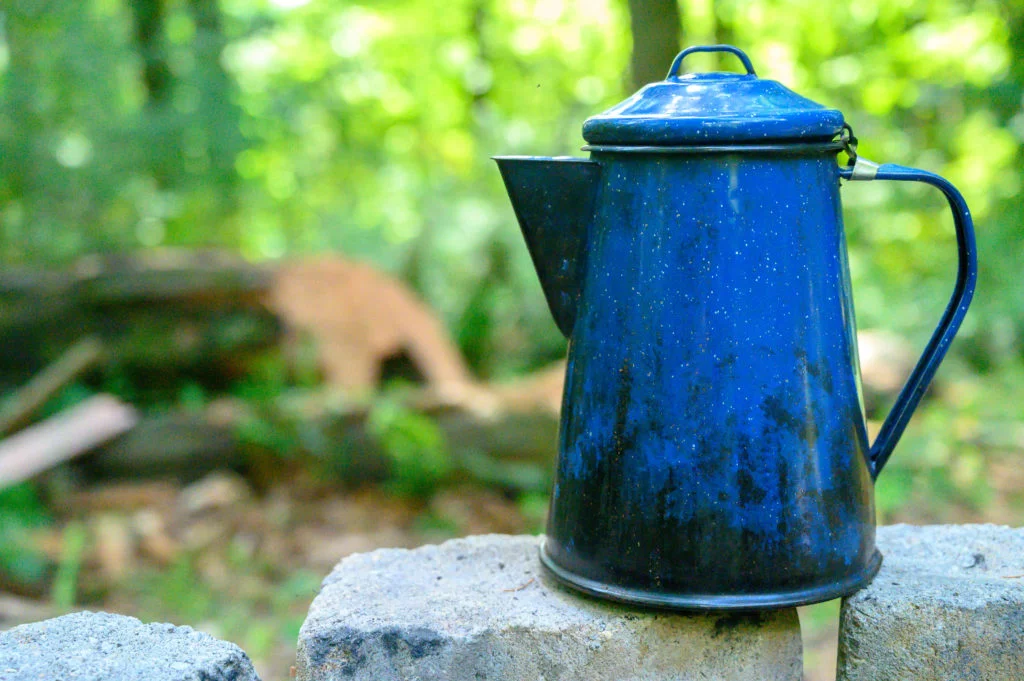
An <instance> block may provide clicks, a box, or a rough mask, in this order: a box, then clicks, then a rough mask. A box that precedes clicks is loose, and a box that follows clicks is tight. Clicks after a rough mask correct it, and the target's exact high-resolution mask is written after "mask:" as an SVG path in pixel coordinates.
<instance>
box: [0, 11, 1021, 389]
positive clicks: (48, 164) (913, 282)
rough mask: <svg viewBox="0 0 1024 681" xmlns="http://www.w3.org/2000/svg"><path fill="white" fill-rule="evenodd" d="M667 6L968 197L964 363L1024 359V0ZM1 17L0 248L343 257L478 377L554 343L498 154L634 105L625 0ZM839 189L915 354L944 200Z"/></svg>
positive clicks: (936, 281) (877, 315)
mask: <svg viewBox="0 0 1024 681" xmlns="http://www.w3.org/2000/svg"><path fill="white" fill-rule="evenodd" d="M680 9H681V15H682V22H683V26H682V34H683V42H684V43H686V44H693V43H702V42H703V43H706V42H713V41H729V42H733V43H735V44H737V45H739V46H742V47H743V48H744V49H746V50H747V51H748V52H749V53H750V55H751V58H752V59H753V61H754V63H755V65H756V66H757V68H758V70H759V73H760V74H761V75H762V76H763V77H768V78H774V79H777V80H780V81H782V82H783V83H785V84H786V85H788V86H790V87H792V88H793V89H795V90H796V91H798V92H800V93H802V94H805V95H807V96H809V97H811V98H813V99H816V100H818V101H820V102H823V103H826V104H828V105H831V106H835V107H838V108H840V109H841V110H843V111H844V112H845V114H846V117H847V120H848V121H850V122H851V123H852V125H853V127H854V129H855V130H856V132H857V134H858V135H859V137H860V139H861V151H862V153H864V154H865V155H866V156H867V157H869V158H872V159H874V160H877V161H890V162H898V163H905V164H912V165H917V166H921V167H924V168H926V169H929V170H933V171H936V172H939V173H942V174H944V175H946V176H948V177H949V178H950V179H951V180H953V181H954V183H956V184H957V185H958V186H959V187H960V188H961V190H962V191H963V193H964V194H965V195H966V197H967V199H968V202H969V203H970V205H971V206H972V209H973V210H974V215H975V217H976V219H977V223H978V230H979V240H980V245H981V264H982V276H981V283H980V287H979V293H978V297H977V303H976V307H975V309H974V310H973V311H972V314H971V315H970V316H969V317H968V319H967V322H966V328H965V329H964V337H965V338H968V339H969V342H968V343H962V344H961V346H960V347H961V352H966V353H967V354H968V355H969V356H970V358H971V359H972V362H973V363H974V365H975V366H976V367H977V368H978V369H980V370H983V371H991V370H993V369H995V368H998V367H1000V366H1002V365H1003V364H1004V363H1005V362H1007V361H1010V360H1015V359H1019V356H1020V354H1021V335H1022V329H1024V309H1022V306H1021V305H1020V304H1019V302H1018V299H1019V295H1018V289H1019V287H1018V286H1017V285H1016V281H1015V274H1016V270H1017V269H1018V264H1019V262H1021V261H1022V256H1024V252H1022V245H1021V244H1022V239H1021V238H1020V232H1021V230H1020V224H1021V221H1022V218H1024V209H1022V204H1024V202H1022V201H1021V200H1020V186H1021V180H1022V176H1024V168H1022V156H1021V153H1020V148H1021V140H1022V137H1024V113H1022V107H1021V96H1022V93H1024V6H1022V5H1021V4H1020V3H1016V2H1010V1H1009V0H1005V1H1004V2H997V1H994V0H946V1H939V0H895V1H893V0H889V1H885V0H861V1H860V2H856V3H847V2H839V1H838V0H823V1H821V2H815V3H808V2H798V1H796V0H757V1H749V2H748V1H743V2H740V1H738V0H717V1H715V0H685V1H683V2H681V3H680ZM0 18H2V27H3V29H2V30H3V33H2V40H0V140H3V146H4V149H3V153H2V154H0V257H2V259H3V260H4V261H6V262H25V261H34V260H40V259H43V260H63V259H66V258H69V257H71V256H74V255H77V254H80V253H82V252H84V251H96V250H101V251H102V250H116V249H123V248H137V247H151V246H156V245H161V244H174V245H182V244H184V245H190V244H206V245H222V246H227V247H231V248H237V249H239V250H240V251H242V252H243V253H245V254H247V255H249V256H250V257H253V258H274V257H278V256H282V255H287V254H295V253H304V252H311V251H321V250H328V249H329V250H339V251H342V252H344V253H346V254H349V255H351V256H353V257H358V258H366V259H369V260H372V261H373V262H375V263H377V264H378V265H379V266H381V267H382V268H385V269H387V270H389V271H392V272H395V273H398V274H400V275H401V276H403V277H404V278H405V279H407V280H408V281H410V282H411V283H412V284H413V285H414V286H415V287H416V288H417V289H418V290H419V291H420V292H421V293H423V295H424V296H425V297H426V298H427V299H428V300H429V301H430V302H431V303H432V304H433V305H434V306H435V307H436V308H437V309H438V310H440V312H441V314H442V316H443V317H444V318H445V319H446V320H447V321H448V323H449V325H450V326H451V327H452V328H453V329H454V330H455V332H456V336H457V338H458V339H459V341H460V343H461V344H462V346H463V348H464V350H465V351H466V354H467V355H468V357H469V358H470V360H471V361H472V363H473V364H474V366H475V368H476V369H477V370H478V371H480V372H481V373H483V374H485V375H495V374H506V373H512V372H514V371H517V370H521V369H523V368H527V367H530V366H535V365H538V364H540V363H542V362H544V361H547V360H549V359H551V358H554V357H557V356H558V355H559V354H560V353H561V352H562V350H563V348H564V345H563V343H564V341H563V340H562V339H561V338H560V337H559V335H558V333H557V331H556V330H555V328H554V325H553V324H551V322H550V321H549V319H548V315H547V311H546V309H545V307H544V303H543V298H542V296H541V295H540V291H539V287H538V285H537V283H536V282H535V280H534V275H533V273H532V268H531V266H530V263H529V261H528V257H527V254H526V249H525V248H523V247H522V246H521V244H520V241H519V236H518V234H517V229H516V226H515V223H514V218H513V216H512V213H511V210H510V209H509V206H508V202H507V200H506V199H505V196H504V191H503V189H502V188H501V186H500V181H499V179H498V174H497V172H496V171H495V169H494V168H493V167H492V164H491V162H490V161H489V158H488V157H489V156H490V155H492V154H497V153H519V154H564V153H573V152H574V151H575V150H576V149H577V148H578V147H579V146H580V144H581V143H582V139H581V138H580V136H579V130H580V125H581V123H582V122H583V120H584V119H585V118H586V117H587V116H588V115H590V114H592V113H595V112H598V111H600V110H602V109H603V108H605V107H607V106H609V105H611V104H613V103H614V102H616V101H618V100H620V99H621V98H623V97H624V96H625V95H627V94H628V87H627V85H626V83H627V81H628V78H627V74H626V70H627V68H628V63H629V54H630V34H629V18H628V14H627V7H626V3H625V2H624V1H623V0H500V1H499V0H449V1H447V2H437V1H435V0H395V1H393V2H389V3H379V2H369V1H367V2H351V1H344V2H328V1H327V0H221V1H220V2H219V3H211V2H200V1H198V0H134V1H132V2H129V1H128V0H45V1H42V0H9V1H8V2H6V3H5V4H4V7H3V9H0ZM694 65H695V67H697V68H715V67H716V65H718V66H721V67H724V68H734V65H732V64H729V62H728V61H727V60H726V59H723V60H721V62H718V61H716V60H715V59H714V58H713V57H709V58H708V59H706V60H705V61H700V60H699V59H698V60H695V63H694ZM667 66H668V65H667V64H666V68H667ZM844 200H845V201H846V216H847V223H848V230H849V238H850V257H851V262H852V269H853V274H854V280H855V291H856V298H857V304H858V310H859V313H860V321H861V325H862V326H863V327H875V326H886V327H891V328H895V329H896V330H898V331H900V332H902V333H904V334H907V335H908V336H910V337H911V338H913V339H914V340H919V341H921V343H922V344H923V341H924V339H925V338H926V337H927V334H928V333H929V331H930V329H931V326H932V324H933V323H934V320H935V319H936V318H937V317H938V314H939V312H940V311H941V308H942V306H943V305H944V303H945V298H946V296H947V295H948V291H949V289H950V287H951V282H952V278H953V270H954V266H955V245H954V241H953V234H952V229H951V221H950V219H949V217H948V216H947V215H946V212H947V210H946V208H945V207H944V206H943V205H942V202H941V199H940V198H939V197H938V196H937V195H935V193H934V192H931V191H929V190H927V189H925V188H912V187H911V188H908V187H899V186H894V183H877V184H864V185H858V186H851V187H849V188H848V189H847V190H845V192H844Z"/></svg>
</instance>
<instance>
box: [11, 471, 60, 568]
mask: <svg viewBox="0 0 1024 681" xmlns="http://www.w3.org/2000/svg"><path fill="white" fill-rule="evenodd" d="M51 522H52V518H51V517H50V513H49V512H48V511H47V509H46V507H45V506H44V505H43V503H42V501H41V500H40V499H39V496H38V494H37V493H36V490H35V487H33V486H32V485H31V484H30V483H21V484H19V485H15V486H13V487H8V488H7V489H2V490H0V537H3V541H0V576H2V577H6V578H8V579H10V580H12V581H14V582H15V583H19V584H38V583H40V582H41V581H42V580H43V578H44V577H45V576H46V574H47V571H48V567H49V565H48V562H47V560H46V558H45V557H44V556H43V554H42V552H41V551H40V550H39V548H38V547H37V546H36V545H35V542H34V537H33V532H34V531H35V530H38V529H40V528H42V527H46V526H47V525H49V524H50V523H51Z"/></svg>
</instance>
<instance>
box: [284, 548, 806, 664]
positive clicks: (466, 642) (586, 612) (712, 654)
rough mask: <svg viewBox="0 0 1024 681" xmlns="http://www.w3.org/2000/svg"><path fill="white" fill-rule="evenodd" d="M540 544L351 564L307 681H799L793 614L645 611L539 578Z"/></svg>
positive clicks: (318, 630)
mask: <svg viewBox="0 0 1024 681" xmlns="http://www.w3.org/2000/svg"><path fill="white" fill-rule="evenodd" d="M537 547H538V538H536V537H522V536H518V537H512V536H503V535H487V536H478V537H470V538H467V539H457V540H452V541H449V542H446V543H444V544H441V545H439V546H426V547H422V548H419V549H415V550H403V549H383V550H379V551H374V552H373V553H366V554H357V555H354V556H350V557H349V558H346V559H345V560H343V561H342V562H341V563H340V564H339V565H338V566H337V567H336V568H335V570H334V571H333V572H332V573H331V575H330V576H329V577H328V578H327V579H326V580H325V581H324V586H323V588H322V590H321V592H320V594H319V595H318V596H317V598H316V600H315V601H314V602H313V605H312V607H311V608H310V611H309V615H308V617H307V619H306V622H305V624H304V625H303V627H302V631H301V633H300V635H299V646H298V663H297V671H298V678H299V679H300V681H327V680H329V679H330V680H335V679H339V680H340V679H346V680H348V679H352V680H354V681H360V680H364V679H365V680H370V679H372V680H373V681H391V680H396V681H397V680H398V679H401V680H403V681H409V680H412V679H416V680H418V681H435V680H436V681H440V680H442V679H443V680H445V681H483V680H493V681H499V680H500V681H517V680H522V681H539V680H543V681H561V680H565V681H568V680H573V681H576V680H580V681H603V680H606V679H607V680H614V681H660V680H663V679H664V680H667V679H672V680H673V681H688V680H691V679H718V680H722V681H743V680H746V679H751V680H754V679H756V680H757V681H775V680H782V679H785V680H786V681H798V680H799V679H800V677H801V672H802V662H801V653H802V649H801V643H800V625H799V622H798V620H797V615H796V611H795V610H793V609H789V610H782V611H777V612H773V613H764V614H756V615H735V614H733V615H726V614H722V615H717V616H716V615H681V614H671V613H665V612H649V611H648V612H643V611H637V610H631V609H628V608H625V607H618V606H615V605H610V604H605V603H601V602H598V601H595V600H591V599H587V598H583V597H580V596H577V595H575V594H573V593H571V592H568V591H566V590H564V589H562V588H560V587H558V586H557V585H555V584H554V583H553V582H552V581H551V580H550V578H549V577H548V576H547V575H546V574H544V573H543V572H542V569H541V566H540V563H539V560H538V558H537Z"/></svg>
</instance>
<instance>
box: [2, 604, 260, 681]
mask: <svg viewBox="0 0 1024 681" xmlns="http://www.w3.org/2000/svg"><path fill="white" fill-rule="evenodd" d="M58 679H59V680H60V681H259V677H257V676H256V672H255V671H254V670H253V668H252V663H251V662H250V661H249V657H248V656H247V655H246V654H245V653H244V652H242V649H241V648H239V647H238V646H236V645H235V644H233V643H227V642H226V641H219V640H217V639H215V638H213V637H212V636H209V635H207V634H203V633H200V632H198V631H194V630H193V629H192V628H191V627H176V626H174V625H173V624H143V623H142V622H140V621H139V620H137V619H135V618H134V617H124V616H122V615H111V614H108V613H104V612H95V613H94V612H79V613H75V614H73V615H65V616H63V617H57V618H54V619H49V620H44V621H42V622H34V623H32V624H23V625H21V626H19V627H14V628H13V629H11V630H10V631H5V632H2V633H0V681H56V680H58Z"/></svg>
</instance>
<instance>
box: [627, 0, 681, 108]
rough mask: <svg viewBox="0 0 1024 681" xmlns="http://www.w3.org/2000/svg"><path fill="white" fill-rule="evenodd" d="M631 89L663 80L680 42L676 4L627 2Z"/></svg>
mask: <svg viewBox="0 0 1024 681" xmlns="http://www.w3.org/2000/svg"><path fill="white" fill-rule="evenodd" d="M628 2H629V18H630V21H629V23H630V30H631V31H632V33H633V57H632V60H631V63H630V65H631V75H632V80H633V88H634V89H638V88H640V87H642V86H644V85H646V84H647V83H653V82H655V81H659V80H664V79H665V74H666V73H667V72H668V67H669V66H671V64H672V60H673V59H674V58H675V56H676V54H677V53H678V52H679V46H680V44H681V42H682V37H683V36H682V20H681V18H680V15H679V5H678V3H677V0H628Z"/></svg>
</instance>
